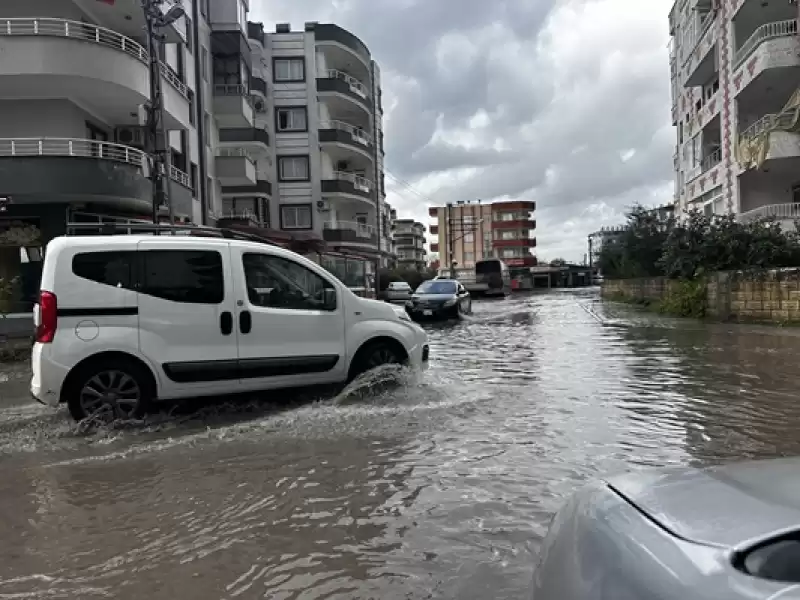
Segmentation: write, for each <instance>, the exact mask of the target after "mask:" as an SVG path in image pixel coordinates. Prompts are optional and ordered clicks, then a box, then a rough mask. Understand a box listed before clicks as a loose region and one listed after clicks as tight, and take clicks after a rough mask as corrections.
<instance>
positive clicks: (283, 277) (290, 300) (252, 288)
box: [242, 253, 336, 310]
mask: <svg viewBox="0 0 800 600" xmlns="http://www.w3.org/2000/svg"><path fill="white" fill-rule="evenodd" d="M242 263H243V266H244V276H245V280H246V282H247V297H248V298H249V299H250V304H253V305H254V306H265V307H271V308H288V309H294V310H335V309H336V307H335V306H325V290H326V289H334V286H333V284H332V283H330V282H329V281H328V280H326V279H324V278H322V277H320V276H319V275H317V274H316V273H314V272H313V271H311V270H310V269H307V268H306V267H304V266H302V265H299V264H297V263H296V262H294V261H292V260H287V259H285V258H280V257H279V256H271V255H269V254H255V253H252V254H251V253H247V254H244V255H243V256H242Z"/></svg>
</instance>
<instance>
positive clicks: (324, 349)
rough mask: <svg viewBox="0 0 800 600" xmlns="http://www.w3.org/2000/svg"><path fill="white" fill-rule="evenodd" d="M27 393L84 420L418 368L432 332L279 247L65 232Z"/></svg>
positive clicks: (49, 264) (49, 278) (47, 280)
mask: <svg viewBox="0 0 800 600" xmlns="http://www.w3.org/2000/svg"><path fill="white" fill-rule="evenodd" d="M34 323H35V325H36V343H35V344H34V347H33V354H32V369H33V378H32V380H31V393H32V394H33V396H34V397H35V398H36V399H37V400H39V401H40V402H42V403H45V404H48V405H52V406H55V405H58V404H59V403H62V402H63V403H66V404H67V405H68V406H69V410H70V412H71V414H72V416H73V417H74V418H75V419H78V420H80V419H83V418H85V417H87V416H89V415H91V414H94V413H95V412H97V411H98V410H100V409H101V408H104V409H108V408H109V407H110V408H112V409H113V410H114V411H115V413H116V416H117V417H119V418H130V417H138V416H141V415H142V414H144V413H145V412H146V411H147V410H148V408H149V407H150V404H151V403H152V402H153V401H154V400H156V399H162V400H166V399H176V398H187V397H189V398H191V397H198V396H212V395H222V394H232V393H239V392H250V391H258V390H272V389H277V388H288V387H297V386H307V385H316V384H329V383H338V382H345V381H348V380H350V379H352V378H353V377H355V376H356V375H358V374H360V373H362V372H364V371H367V370H369V369H371V368H374V367H376V366H379V365H381V364H385V363H407V364H409V365H411V366H412V367H421V366H423V365H424V364H425V363H426V362H427V360H428V342H427V336H426V334H425V332H424V331H423V330H422V329H421V328H420V327H418V326H417V325H416V324H414V323H412V322H411V321H410V319H409V318H408V316H407V315H406V313H405V311H404V310H403V309H402V308H399V307H395V306H392V305H390V304H386V303H385V302H378V301H376V300H368V299H364V298H359V297H358V296H356V295H355V294H353V293H352V292H351V291H350V290H348V289H347V287H346V286H345V285H344V284H343V283H342V282H340V281H339V280H338V279H336V278H335V277H334V276H333V275H331V274H330V273H328V272H327V271H326V270H324V269H323V268H322V267H320V266H318V265H317V264H315V263H314V262H312V261H310V260H308V259H306V258H304V257H302V256H300V255H298V254H295V253H294V252H291V251H289V250H284V249H282V248H280V247H275V246H270V245H266V244H260V243H256V242H250V241H242V240H237V239H223V238H215V237H186V236H170V235H162V236H153V235H108V236H105V235H103V236H75V237H71V236H70V237H59V238H56V239H54V240H53V241H51V242H50V243H49V244H48V246H47V251H46V253H45V260H44V265H43V271H42V283H41V291H40V296H39V302H38V304H37V305H36V307H35V309H34Z"/></svg>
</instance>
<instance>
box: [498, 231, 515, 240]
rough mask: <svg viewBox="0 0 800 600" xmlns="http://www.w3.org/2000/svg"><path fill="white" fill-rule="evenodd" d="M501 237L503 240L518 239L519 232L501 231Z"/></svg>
mask: <svg viewBox="0 0 800 600" xmlns="http://www.w3.org/2000/svg"><path fill="white" fill-rule="evenodd" d="M500 239H501V240H515V239H517V232H516V231H501V232H500Z"/></svg>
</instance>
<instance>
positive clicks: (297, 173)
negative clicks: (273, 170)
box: [278, 156, 309, 181]
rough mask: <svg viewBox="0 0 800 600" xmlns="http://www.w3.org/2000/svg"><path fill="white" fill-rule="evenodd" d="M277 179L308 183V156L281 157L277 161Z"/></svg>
mask: <svg viewBox="0 0 800 600" xmlns="http://www.w3.org/2000/svg"><path fill="white" fill-rule="evenodd" d="M278 179H280V180H281V181H308V179H309V174H308V156H281V157H280V158H279V159H278Z"/></svg>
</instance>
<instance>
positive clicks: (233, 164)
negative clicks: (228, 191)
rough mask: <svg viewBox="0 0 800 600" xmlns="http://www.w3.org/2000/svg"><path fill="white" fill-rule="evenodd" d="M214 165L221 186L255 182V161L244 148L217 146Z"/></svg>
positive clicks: (249, 184)
mask: <svg viewBox="0 0 800 600" xmlns="http://www.w3.org/2000/svg"><path fill="white" fill-rule="evenodd" d="M216 167H217V179H218V180H219V182H220V184H221V185H222V186H223V187H228V186H243V185H244V186H252V185H255V184H256V181H257V179H256V162H255V160H254V159H253V157H252V156H251V154H250V152H249V151H248V150H247V149H246V148H241V147H234V148H218V149H217V156H216Z"/></svg>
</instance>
